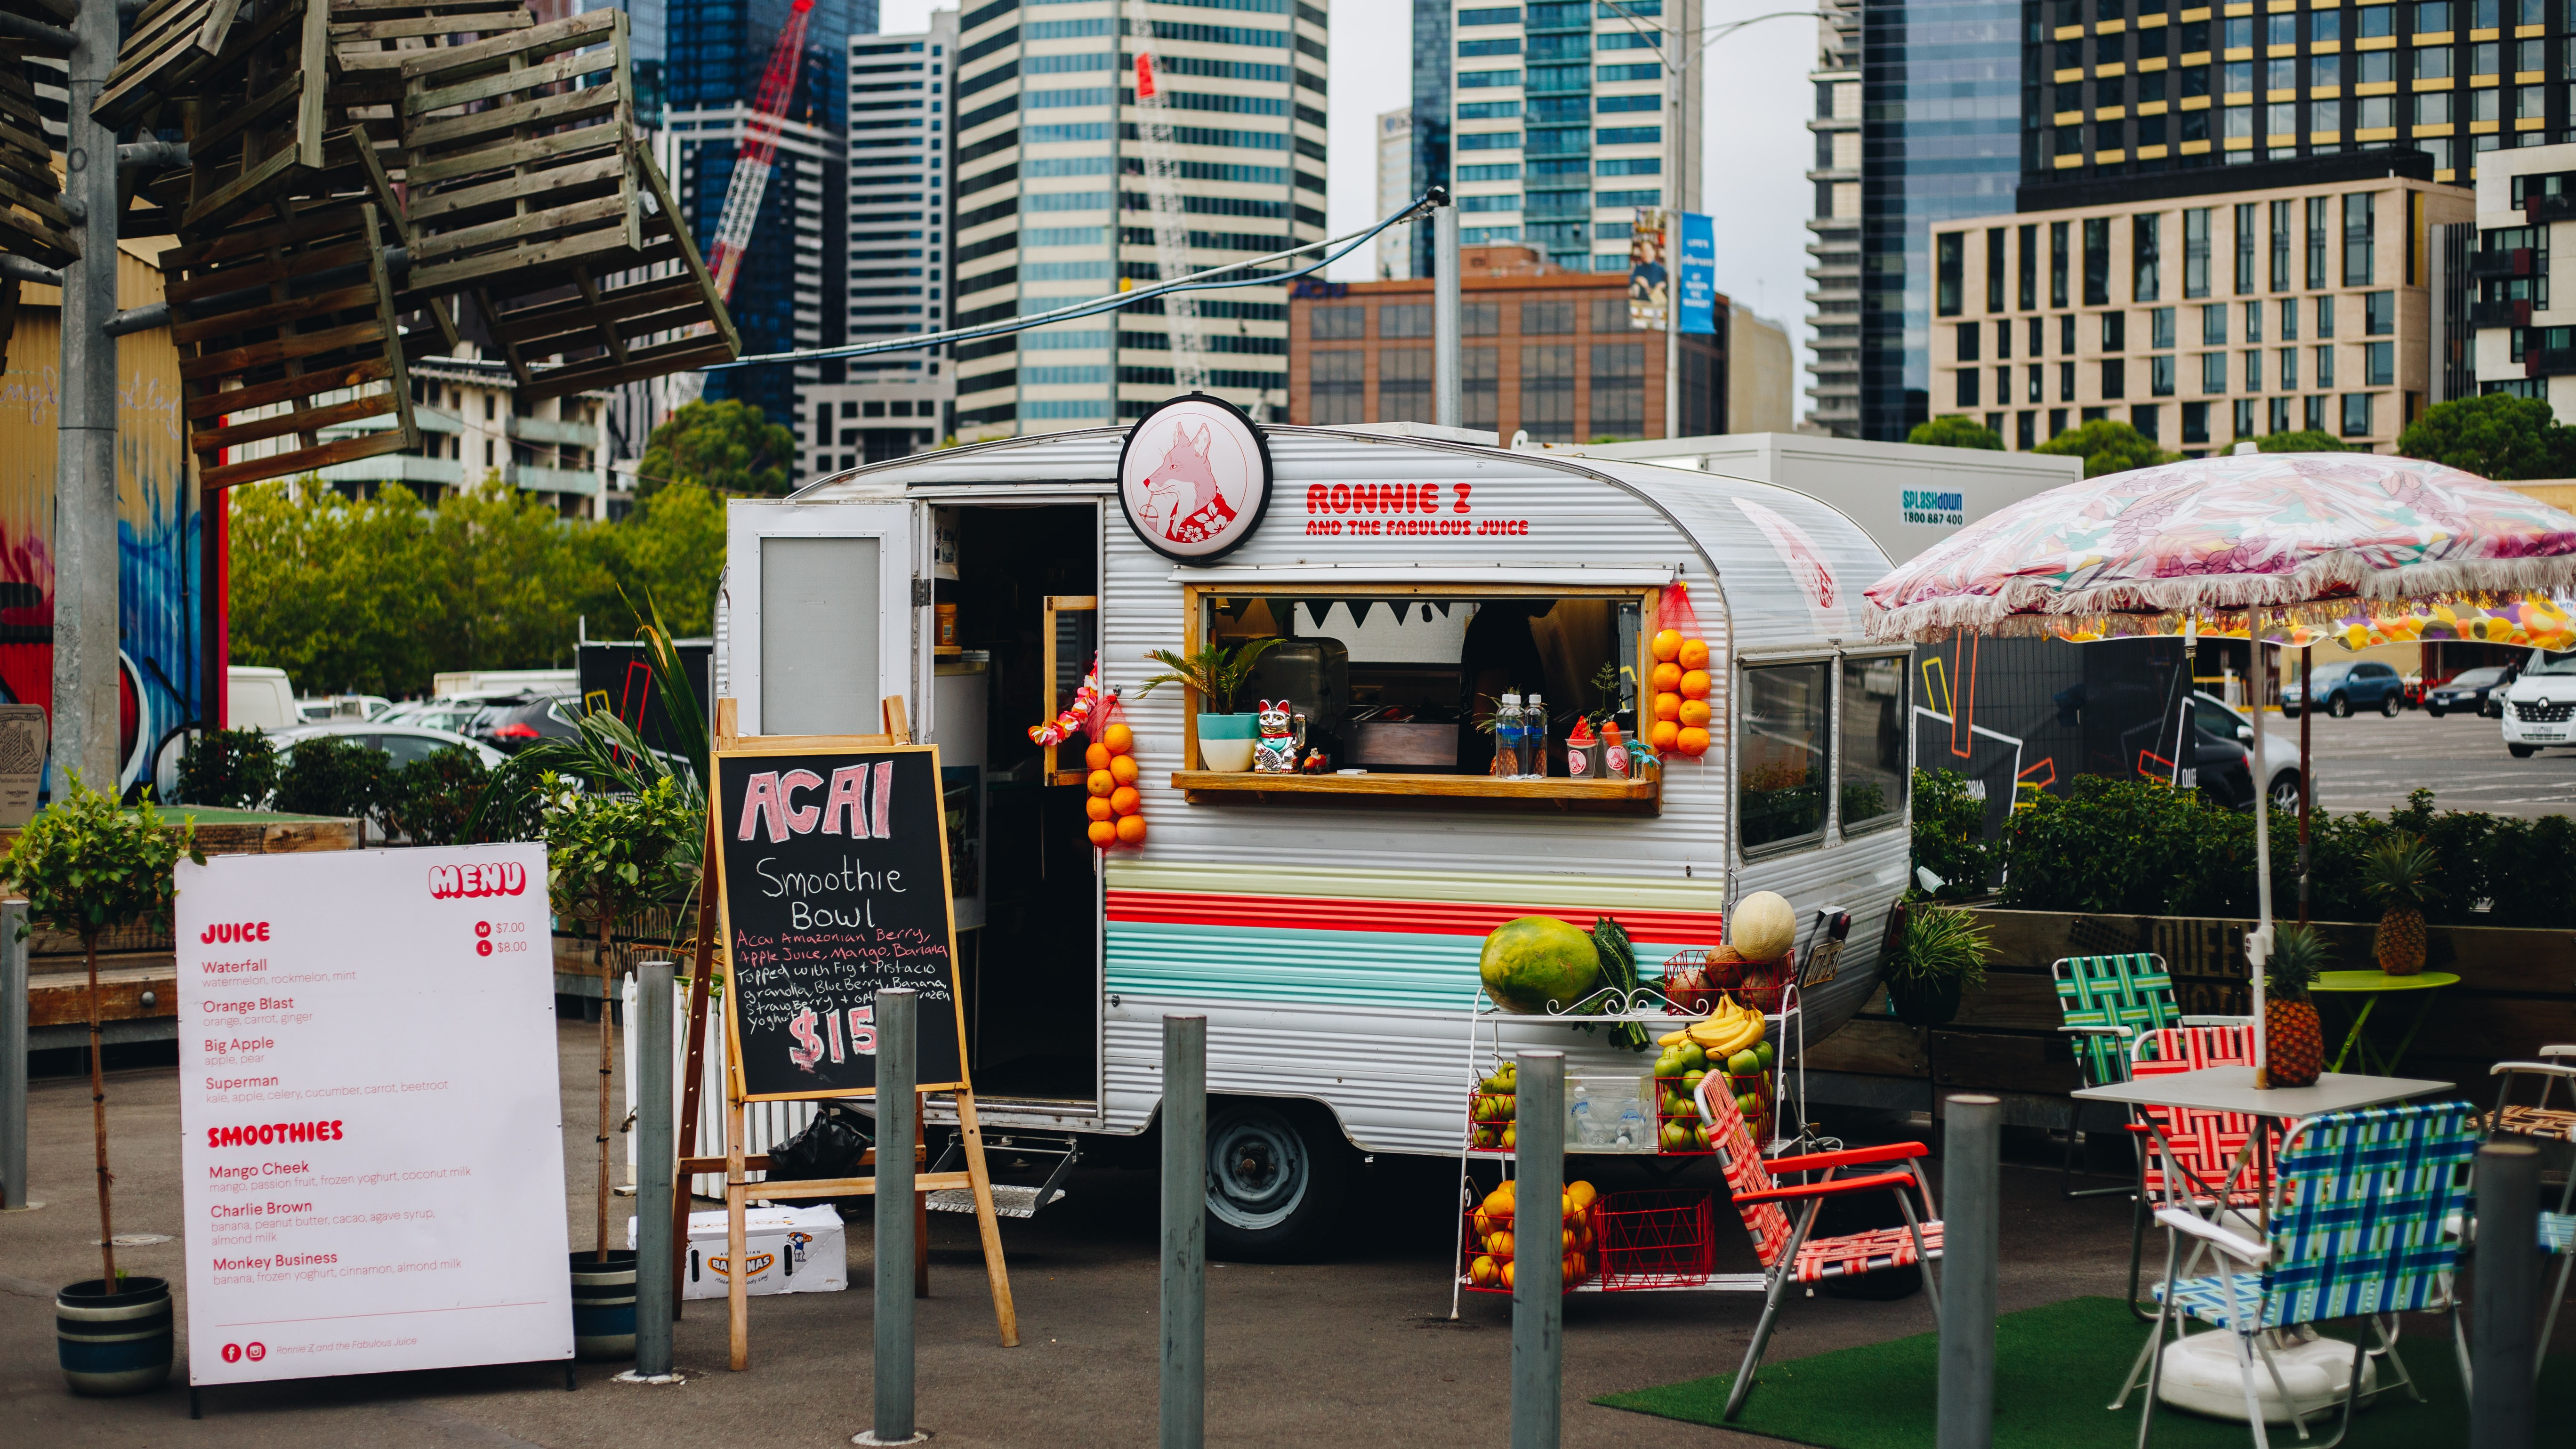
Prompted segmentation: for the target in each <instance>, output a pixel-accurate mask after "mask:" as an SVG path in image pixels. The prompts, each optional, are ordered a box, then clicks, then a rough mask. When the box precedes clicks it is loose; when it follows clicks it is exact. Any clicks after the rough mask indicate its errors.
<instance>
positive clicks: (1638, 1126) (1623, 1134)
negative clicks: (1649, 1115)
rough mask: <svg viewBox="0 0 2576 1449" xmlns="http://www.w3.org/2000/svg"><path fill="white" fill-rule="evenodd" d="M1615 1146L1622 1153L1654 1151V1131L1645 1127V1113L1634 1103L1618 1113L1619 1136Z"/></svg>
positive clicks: (1647, 1126) (1649, 1127)
mask: <svg viewBox="0 0 2576 1449" xmlns="http://www.w3.org/2000/svg"><path fill="white" fill-rule="evenodd" d="M1615 1145H1616V1146H1617V1147H1618V1148H1619V1149H1620V1150H1621V1151H1623V1152H1652V1151H1653V1150H1654V1129H1653V1128H1652V1127H1651V1126H1649V1125H1647V1122H1646V1114H1645V1111H1644V1110H1643V1109H1642V1108H1640V1107H1639V1106H1638V1105H1637V1104H1636V1103H1635V1102H1634V1101H1631V1102H1630V1103H1628V1105H1627V1106H1626V1107H1625V1108H1624V1109H1622V1110H1621V1111H1620V1113H1619V1136H1618V1141H1617V1142H1616V1144H1615Z"/></svg>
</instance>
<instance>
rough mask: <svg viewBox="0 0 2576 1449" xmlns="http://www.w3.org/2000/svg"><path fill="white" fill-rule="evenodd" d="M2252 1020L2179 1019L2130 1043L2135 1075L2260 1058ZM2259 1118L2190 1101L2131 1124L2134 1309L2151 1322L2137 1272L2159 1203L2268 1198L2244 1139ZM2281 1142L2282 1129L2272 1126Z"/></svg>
mask: <svg viewBox="0 0 2576 1449" xmlns="http://www.w3.org/2000/svg"><path fill="white" fill-rule="evenodd" d="M2253 1041H2254V1032H2253V1028H2252V1027H2250V1026H2172V1027H2165V1028H2163V1029H2161V1030H2157V1031H2150V1032H2148V1033H2146V1034H2145V1035H2143V1036H2141V1037H2139V1038H2138V1039H2137V1041H2136V1042H2135V1044H2134V1045H2133V1046H2132V1048H2131V1050H2132V1051H2133V1053H2134V1055H2133V1056H2132V1058H2131V1059H2130V1063H2129V1070H2130V1072H2131V1074H2132V1076H2133V1077H2155V1076H2161V1075H2164V1074H2166V1073H2171V1072H2196V1071H2199V1070H2201V1069H2203V1068H2205V1067H2241V1066H2245V1065H2248V1064H2250V1063H2251V1062H2252V1061H2253V1060H2254V1057H2253ZM2255 1121H2256V1119H2254V1118H2252V1117H2248V1116H2243V1115H2240V1114H2238V1113H2234V1112H2204V1111H2201V1110H2198V1109H2197V1108H2191V1107H2165V1106H2142V1107H2140V1108H2138V1109H2137V1116H2136V1120H2135V1121H2134V1122H2132V1124H2131V1125H2130V1129H2129V1130H2130V1131H2132V1132H2134V1133H2136V1134H2137V1136H2138V1186H2137V1192H2138V1197H2137V1203H2138V1210H2137V1214H2136V1216H2135V1218H2134V1219H2133V1220H2132V1222H2131V1224H2130V1228H2129V1312H2130V1313H2132V1314H2134V1315H2136V1317H2137V1318H2138V1320H2139V1321H2140V1322H2145V1321H2146V1320H2147V1319H2148V1318H2150V1317H2153V1316H2154V1315H2152V1314H2149V1313H2147V1312H2145V1311H2144V1310H2143V1309H2142V1308H2140V1307H2139V1303H2138V1277H2139V1274H2140V1272H2141V1271H2142V1267H2143V1260H2144V1258H2145V1255H2146V1241H2147V1218H2148V1216H2149V1215H2150V1214H2151V1213H2153V1212H2154V1211H2155V1210H2156V1209H2157V1208H2159V1207H2188V1208H2190V1209H2191V1210H2192V1211H2194V1212H2198V1213H2201V1214H2203V1215H2205V1216H2218V1215H2222V1214H2224V1213H2226V1212H2227V1210H2229V1209H2236V1208H2253V1207H2257V1206H2259V1205H2261V1203H2262V1201H2263V1194H2264V1193H2265V1192H2267V1191H2269V1190H2270V1188H2271V1184H2270V1183H2269V1182H2267V1181H2265V1180H2263V1179H2262V1178H2261V1177H2260V1176H2259V1175H2258V1174H2259V1172H2260V1163H2261V1161H2262V1158H2261V1156H2260V1155H2259V1154H2257V1155H2254V1156H2248V1155H2247V1154H2246V1152H2245V1143H2246V1140H2247V1138H2248V1137H2249V1135H2250V1134H2251V1133H2252V1132H2253V1130H2254V1126H2255ZM2264 1130H2265V1131H2267V1132H2269V1133H2271V1134H2272V1136H2271V1144H2270V1145H2272V1146H2273V1147H2276V1148H2277V1147H2278V1146H2279V1143H2280V1128H2279V1127H2278V1126H2277V1125H2267V1126H2266V1127H2265V1129H2264Z"/></svg>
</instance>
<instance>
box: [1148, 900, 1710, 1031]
mask: <svg viewBox="0 0 2576 1449" xmlns="http://www.w3.org/2000/svg"><path fill="white" fill-rule="evenodd" d="M1108 944H1109V965H1108V973H1107V974H1108V982H1109V990H1110V991H1111V992H1113V993H1116V994H1119V995H1133V996H1152V997H1177V998H1184V999H1189V998H1196V999H1205V1000H1217V1001H1246V1002H1264V1003H1273V1004H1279V1005H1287V1004H1292V1003H1302V1004H1310V1005H1322V1006H1368V1007H1402V1008H1411V1009H1415V1010H1422V1011H1461V1010H1464V1009H1465V1008H1466V1006H1467V1003H1468V1002H1469V1000H1470V999H1471V998H1473V996H1474V995H1475V991H1476V984H1477V973H1476V963H1477V960H1478V958H1479V957H1480V956H1481V955H1482V954H1483V950H1484V945H1485V943H1484V938H1482V937H1480V936H1441V935H1427V934H1416V933H1412V932H1403V931H1296V930H1265V931H1250V930H1245V929H1243V928H1241V927H1237V926H1192V925H1171V924H1164V923H1160V922H1142V921H1112V922H1110V923H1109V930H1108ZM1684 949H1686V948H1685V947H1682V946H1677V945H1664V944H1660V943H1655V942H1644V941H1641V942H1638V943H1636V951H1637V969H1638V972H1639V974H1640V975H1641V976H1643V977H1645V978H1646V979H1648V980H1650V981H1651V980H1653V979H1654V978H1655V976H1656V975H1657V974H1658V973H1659V972H1660V971H1661V969H1662V966H1663V962H1664V960H1665V959H1666V958H1667V957H1669V956H1671V955H1673V954H1674V953H1675V952H1678V951H1681V950H1684Z"/></svg>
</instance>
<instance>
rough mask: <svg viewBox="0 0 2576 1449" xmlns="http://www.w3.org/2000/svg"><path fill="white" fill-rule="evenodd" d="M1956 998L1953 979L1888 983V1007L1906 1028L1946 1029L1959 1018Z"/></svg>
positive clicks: (1957, 995) (1957, 993) (1956, 988)
mask: <svg viewBox="0 0 2576 1449" xmlns="http://www.w3.org/2000/svg"><path fill="white" fill-rule="evenodd" d="M1959 994H1960V987H1959V982H1958V981H1957V979H1955V978H1953V979H1951V980H1947V981H1890V982H1888V983H1887V1004H1888V1005H1889V1006H1891V1007H1894V1008H1895V1009H1896V1019H1897V1020H1898V1021H1901V1022H1904V1023H1905V1024H1906V1025H1907V1026H1948V1025H1949V1024H1950V1022H1951V1021H1952V1020H1953V1019H1955V1018H1956V1017H1957V1016H1958V1014H1959Z"/></svg>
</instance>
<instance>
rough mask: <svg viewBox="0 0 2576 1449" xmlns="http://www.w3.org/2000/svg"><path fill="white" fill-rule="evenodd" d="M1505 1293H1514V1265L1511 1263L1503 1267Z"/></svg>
mask: <svg viewBox="0 0 2576 1449" xmlns="http://www.w3.org/2000/svg"><path fill="white" fill-rule="evenodd" d="M1503 1291H1504V1292H1506V1293H1509V1292H1510V1291H1512V1265H1511V1264H1509V1263H1505V1264H1504V1265H1503Z"/></svg>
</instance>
